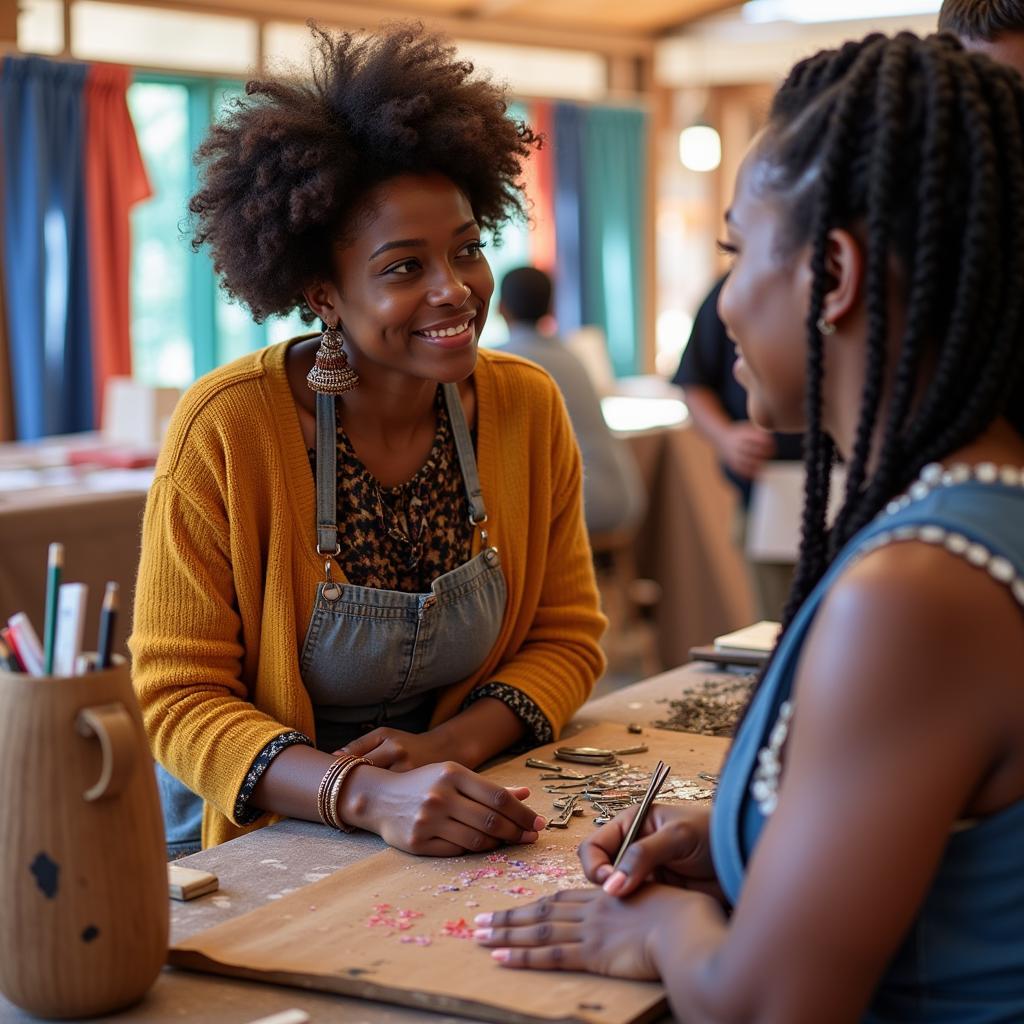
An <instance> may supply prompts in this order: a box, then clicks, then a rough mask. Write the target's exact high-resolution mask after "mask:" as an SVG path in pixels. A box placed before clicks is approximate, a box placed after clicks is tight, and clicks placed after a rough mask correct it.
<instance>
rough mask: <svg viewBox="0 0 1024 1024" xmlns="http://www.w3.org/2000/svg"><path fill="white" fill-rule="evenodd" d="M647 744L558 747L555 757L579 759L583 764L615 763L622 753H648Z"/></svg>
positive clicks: (559, 758) (566, 759) (565, 759)
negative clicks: (613, 746)
mask: <svg viewBox="0 0 1024 1024" xmlns="http://www.w3.org/2000/svg"><path fill="white" fill-rule="evenodd" d="M646 753H647V745H646V744H644V743H639V744H637V745H636V746H634V747H621V748H619V749H614V750H613V749H609V748H606V747H558V748H556V750H555V757H556V758H557V759H558V760H560V761H578V762H581V763H582V764H615V762H616V759H617V757H618V755H620V754H646Z"/></svg>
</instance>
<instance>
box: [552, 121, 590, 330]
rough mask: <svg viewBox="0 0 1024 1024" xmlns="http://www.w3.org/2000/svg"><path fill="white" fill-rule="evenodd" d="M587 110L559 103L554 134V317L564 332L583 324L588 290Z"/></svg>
mask: <svg viewBox="0 0 1024 1024" xmlns="http://www.w3.org/2000/svg"><path fill="white" fill-rule="evenodd" d="M583 118H584V112H583V111H582V110H581V109H580V108H579V107H575V106H572V105H571V104H569V103H556V104H555V110H554V135H555V239H556V242H555V244H556V247H557V250H558V266H557V268H556V271H557V274H556V276H557V280H556V281H555V319H556V320H557V321H558V328H559V330H561V331H574V330H575V329H576V328H577V327H582V326H583V324H584V323H586V322H587V321H585V320H584V319H583V310H584V302H583V296H584V291H585V282H584V275H583V251H584V245H585V244H586V240H585V238H584V212H585V206H584V193H585V186H586V176H585V175H584V173H583V133H584V124H583Z"/></svg>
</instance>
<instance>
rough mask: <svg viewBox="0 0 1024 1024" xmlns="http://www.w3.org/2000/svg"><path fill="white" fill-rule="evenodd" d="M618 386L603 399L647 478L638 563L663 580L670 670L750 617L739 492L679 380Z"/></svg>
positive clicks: (661, 620)
mask: <svg viewBox="0 0 1024 1024" xmlns="http://www.w3.org/2000/svg"><path fill="white" fill-rule="evenodd" d="M619 388H620V390H621V391H622V393H621V394H617V395H614V396H609V397H606V398H604V399H602V407H603V409H604V413H605V418H606V419H607V420H608V422H609V425H610V426H611V427H612V429H613V430H614V431H615V432H616V433H617V434H618V436H620V437H622V438H623V439H624V440H625V441H626V442H627V443H628V444H629V446H630V448H631V449H632V451H633V454H634V455H635V456H636V460H637V463H638V464H639V466H640V472H641V475H642V477H643V480H644V483H645V484H646V486H647V499H648V508H647V514H646V516H645V518H644V520H643V522H642V523H641V525H640V529H639V531H638V532H637V536H636V540H635V557H636V571H637V574H638V575H639V576H640V577H643V578H646V579H651V580H654V581H655V582H656V583H657V584H658V585H659V586H660V588H661V599H660V601H659V602H658V604H657V605H656V606H655V607H654V609H653V614H654V617H655V627H656V635H657V649H658V657H659V660H660V662H661V667H662V668H663V669H670V668H675V667H676V666H678V665H683V664H685V663H686V662H687V661H688V660H689V652H690V648H691V647H697V646H700V645H702V644H707V643H710V642H711V640H712V639H713V638H714V637H715V636H718V635H719V634H721V633H727V632H729V631H730V630H733V629H738V628H739V627H740V626H745V625H747V624H748V623H750V622H752V621H753V620H754V617H755V616H754V603H753V597H752V595H751V590H750V582H749V580H748V577H747V573H746V567H745V565H744V562H743V557H742V555H741V553H740V552H739V551H738V550H737V549H736V548H735V546H734V545H733V541H732V529H733V518H734V515H735V508H736V496H735V492H734V490H733V488H732V487H731V486H730V485H729V484H728V483H727V482H726V480H725V478H724V477H723V476H722V472H721V470H720V469H719V466H718V462H717V460H716V458H715V453H714V451H713V449H712V448H711V446H710V445H709V444H708V443H707V442H706V441H705V440H704V439H703V438H702V437H701V436H700V434H698V433H697V431H696V430H695V429H694V428H693V427H692V426H691V425H690V422H689V420H688V413H687V412H686V406H685V404H684V403H683V402H682V400H681V398H680V397H679V396H680V395H681V392H680V391H679V389H678V388H675V387H674V386H673V385H670V384H667V383H666V382H664V381H662V380H660V379H657V378H637V379H634V380H632V381H630V380H626V381H620V382H619Z"/></svg>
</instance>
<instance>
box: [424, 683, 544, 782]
mask: <svg viewBox="0 0 1024 1024" xmlns="http://www.w3.org/2000/svg"><path fill="white" fill-rule="evenodd" d="M525 728H526V727H525V726H524V725H523V721H522V719H521V718H520V717H519V716H518V715H517V714H516V713H515V712H514V711H513V710H512V709H511V708H510V707H509V706H508V705H507V704H506V703H505V702H504V701H502V700H498V699H497V698H496V697H482V698H480V700H478V701H476V702H475V703H473V704H471V705H470V706H469V707H468V708H466V710H465V711H460V712H459V714H457V715H455V716H454V717H453V718H450V719H448V721H447V722H442V723H441V725H439V726H437V727H436V728H435V729H434V732H435V733H437V735H438V736H439V737H442V738H444V739H445V741H446V744H447V743H448V742H450V744H451V748H450V749H451V754H450V755H449V757H448V760H451V761H458V762H459V763H460V764H464V765H466V767H467V768H476V767H477V766H478V765H480V764H483V763H484V761H488V760H490V758H492V757H494V756H495V755H497V754H500V753H501V752H502V751H503V750H507V749H508V748H509V747H511V746H512V744H513V743H516V742H518V741H519V740H520V739H521V738H522V736H523V732H524V731H525Z"/></svg>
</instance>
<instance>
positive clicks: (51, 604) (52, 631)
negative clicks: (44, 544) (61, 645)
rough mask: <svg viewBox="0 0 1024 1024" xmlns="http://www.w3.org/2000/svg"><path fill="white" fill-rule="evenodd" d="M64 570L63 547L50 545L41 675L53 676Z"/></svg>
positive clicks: (47, 563) (47, 565)
mask: <svg viewBox="0 0 1024 1024" xmlns="http://www.w3.org/2000/svg"><path fill="white" fill-rule="evenodd" d="M63 570H64V545H63V544H57V543H54V544H51V545H50V550H49V553H48V555H47V559H46V618H45V620H44V622H43V674H44V675H48V676H52V675H53V651H54V645H55V643H56V640H57V593H58V591H59V590H60V576H61V573H62V572H63Z"/></svg>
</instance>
